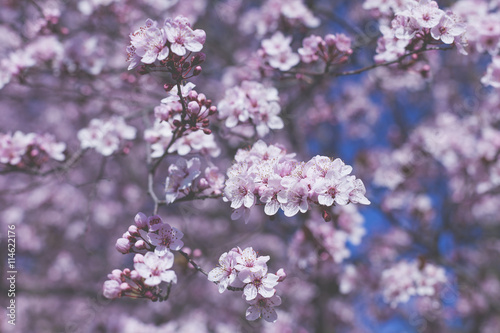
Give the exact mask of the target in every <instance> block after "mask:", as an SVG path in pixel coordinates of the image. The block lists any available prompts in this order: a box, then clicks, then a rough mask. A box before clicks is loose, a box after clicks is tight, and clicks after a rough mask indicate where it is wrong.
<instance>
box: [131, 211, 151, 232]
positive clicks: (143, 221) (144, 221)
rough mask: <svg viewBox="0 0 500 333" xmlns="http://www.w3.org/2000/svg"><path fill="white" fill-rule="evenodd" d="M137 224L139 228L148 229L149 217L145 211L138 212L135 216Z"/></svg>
mask: <svg viewBox="0 0 500 333" xmlns="http://www.w3.org/2000/svg"><path fill="white" fill-rule="evenodd" d="M134 221H135V225H136V226H137V227H138V228H139V229H145V230H147V228H148V217H147V216H146V215H144V214H143V213H137V215H136V216H135V218H134Z"/></svg>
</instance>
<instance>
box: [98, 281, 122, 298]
mask: <svg viewBox="0 0 500 333" xmlns="http://www.w3.org/2000/svg"><path fill="white" fill-rule="evenodd" d="M121 293H122V290H121V288H120V283H118V281H116V280H108V281H106V282H104V285H103V287H102V294H103V295H104V297H106V298H108V299H115V298H118V297H120V296H121Z"/></svg>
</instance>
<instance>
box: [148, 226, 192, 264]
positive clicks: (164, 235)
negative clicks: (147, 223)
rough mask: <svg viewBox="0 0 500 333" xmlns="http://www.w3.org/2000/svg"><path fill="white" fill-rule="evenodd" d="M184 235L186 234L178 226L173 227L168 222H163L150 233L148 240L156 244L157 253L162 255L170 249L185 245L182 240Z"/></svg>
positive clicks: (178, 248)
mask: <svg viewBox="0 0 500 333" xmlns="http://www.w3.org/2000/svg"><path fill="white" fill-rule="evenodd" d="M183 236H184V234H183V233H182V232H181V231H180V230H178V229H177V228H173V227H171V226H170V225H169V224H168V223H161V224H158V225H157V227H156V228H154V229H152V231H151V232H149V233H148V240H149V242H150V243H151V244H152V245H154V246H156V248H155V253H156V254H157V255H159V256H162V255H164V254H166V253H168V252H170V250H173V251H178V250H180V249H181V248H182V247H183V246H184V242H183V241H181V238H182V237H183Z"/></svg>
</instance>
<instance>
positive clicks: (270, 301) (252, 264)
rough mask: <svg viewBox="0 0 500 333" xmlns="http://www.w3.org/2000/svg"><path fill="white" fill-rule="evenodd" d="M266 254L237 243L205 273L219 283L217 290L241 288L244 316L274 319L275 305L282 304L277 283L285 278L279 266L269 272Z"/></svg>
mask: <svg viewBox="0 0 500 333" xmlns="http://www.w3.org/2000/svg"><path fill="white" fill-rule="evenodd" d="M269 259H270V257H269V256H257V253H256V252H255V251H254V250H253V248H251V247H247V248H246V249H244V250H241V249H240V248H239V247H237V248H233V249H231V250H230V251H229V252H224V253H223V254H222V255H221V256H220V258H219V266H217V267H216V268H214V269H212V270H211V271H210V272H209V273H208V280H209V281H212V282H215V283H217V284H218V286H219V293H223V292H224V291H225V290H226V289H234V288H239V289H236V290H243V297H244V298H245V300H246V301H247V302H248V304H250V307H249V308H248V309H247V311H246V318H247V320H256V319H258V318H260V317H263V318H264V320H266V321H268V322H275V321H276V320H277V319H278V315H277V314H276V311H275V310H274V307H276V306H278V305H280V304H281V298H280V297H279V296H278V295H276V289H274V287H276V285H277V284H278V283H279V282H282V281H283V280H285V278H286V273H285V271H284V270H283V269H282V268H281V269H280V270H278V272H277V273H276V274H272V273H268V267H267V264H266V263H267V262H268V261H269Z"/></svg>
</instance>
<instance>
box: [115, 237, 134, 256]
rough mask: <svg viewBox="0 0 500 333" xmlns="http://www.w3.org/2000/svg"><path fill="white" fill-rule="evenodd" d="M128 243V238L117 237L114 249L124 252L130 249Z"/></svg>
mask: <svg viewBox="0 0 500 333" xmlns="http://www.w3.org/2000/svg"><path fill="white" fill-rule="evenodd" d="M130 245H131V244H130V242H129V240H128V239H126V238H118V240H117V241H116V244H115V248H116V250H118V252H120V253H123V254H126V253H128V251H129V250H130Z"/></svg>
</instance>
